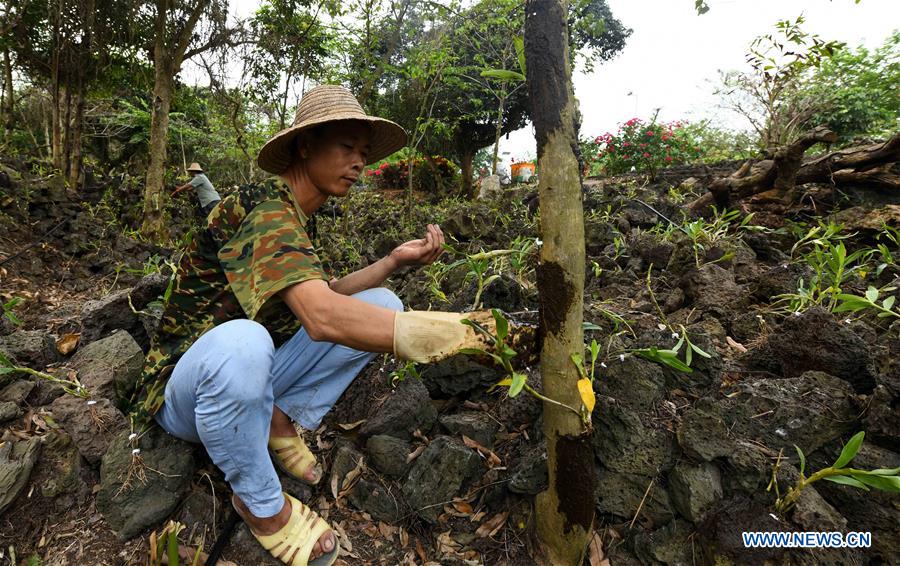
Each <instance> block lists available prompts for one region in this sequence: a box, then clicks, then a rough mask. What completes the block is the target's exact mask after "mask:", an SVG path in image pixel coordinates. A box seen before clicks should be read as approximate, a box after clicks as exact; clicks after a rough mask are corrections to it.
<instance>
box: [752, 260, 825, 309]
mask: <svg viewBox="0 0 900 566" xmlns="http://www.w3.org/2000/svg"><path fill="white" fill-rule="evenodd" d="M810 275H811V271H810V269H809V266H808V265H805V264H800V263H784V264H781V265H776V266H775V267H770V268H769V269H767V270H766V271H763V272H762V273H760V274H759V275H758V276H757V277H755V278H754V279H753V280H751V281H749V282H748V285H749V287H750V296H751V297H752V299H753V300H754V301H757V302H761V303H770V302H772V300H773V297H775V296H776V295H782V294H784V293H794V292H796V291H797V286H798V284H799V282H800V279H803V280H804V281H809V279H810Z"/></svg>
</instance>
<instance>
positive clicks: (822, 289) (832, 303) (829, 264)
mask: <svg viewBox="0 0 900 566" xmlns="http://www.w3.org/2000/svg"><path fill="white" fill-rule="evenodd" d="M873 253H874V250H872V249H860V250H856V251H853V252H851V253H847V247H846V246H845V245H844V242H843V241H837V243H835V241H834V240H831V239H823V240H822V243H820V244H819V243H817V244H814V247H813V249H812V251H810V252H808V253H807V254H806V255H804V256H803V258H804V260H805V261H806V263H807V264H808V265H809V267H810V268H811V269H812V272H813V275H812V277H811V278H810V280H809V283H808V284H807V283H806V282H805V281H804V280H803V279H802V278H801V279H800V280H799V283H798V287H797V292H795V293H784V294H781V295H777V296H776V297H775V298H776V299H777V301H776V304H778V303H786V304H787V308H786V310H787V311H788V312H793V313H799V312H802V311H804V310H806V309H808V308H809V307H811V306H813V305H821V306H823V307H825V308H827V309H828V310H830V311H834V309H835V308H836V307H837V305H838V301H839V299H838V297H839V296H840V295H842V294H844V293H843V290H842V288H843V286H844V285H845V284H846V283H847V282H848V281H849V280H850V278H851V277H852V276H854V275H858V274H859V275H861V274H863V273H864V271H865V265H866V262H867V261H868V258H869V257H870V256H871V255H872V254H873Z"/></svg>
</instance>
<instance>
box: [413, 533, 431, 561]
mask: <svg viewBox="0 0 900 566" xmlns="http://www.w3.org/2000/svg"><path fill="white" fill-rule="evenodd" d="M416 554H418V555H419V558H420V559H421V560H422V562H428V555H427V554H426V553H425V547H424V546H422V541H421V540H419V539H418V538H417V539H416Z"/></svg>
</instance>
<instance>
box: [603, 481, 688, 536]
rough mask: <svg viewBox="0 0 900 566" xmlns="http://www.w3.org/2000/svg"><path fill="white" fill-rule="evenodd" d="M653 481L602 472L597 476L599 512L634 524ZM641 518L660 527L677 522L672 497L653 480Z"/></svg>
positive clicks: (642, 508)
mask: <svg viewBox="0 0 900 566" xmlns="http://www.w3.org/2000/svg"><path fill="white" fill-rule="evenodd" d="M651 480H653V478H652V477H651V476H646V475H642V474H623V473H619V472H612V471H610V470H607V469H605V468H600V469H599V470H598V474H597V492H596V494H597V512H598V513H600V514H610V515H615V516H616V517H619V518H620V519H622V520H627V521H630V520H631V519H632V518H633V517H634V513H635V512H636V511H637V509H638V506H640V505H641V500H644V494H645V493H647V486H648V485H650V481H651ZM641 517H642V518H643V519H644V521H646V520H649V521H650V522H651V523H652V524H653V525H656V526H658V525H664V524H666V523H668V522H669V521H671V520H672V519H674V518H675V513H674V512H673V511H672V504H671V501H670V500H669V494H668V493H667V492H666V490H665V488H663V487H662V486H660V485H659V483H658V482H657V481H656V480H653V487H651V488H650V492H649V493H647V498H646V500H644V505H643V506H642V507H641ZM642 522H643V521H642Z"/></svg>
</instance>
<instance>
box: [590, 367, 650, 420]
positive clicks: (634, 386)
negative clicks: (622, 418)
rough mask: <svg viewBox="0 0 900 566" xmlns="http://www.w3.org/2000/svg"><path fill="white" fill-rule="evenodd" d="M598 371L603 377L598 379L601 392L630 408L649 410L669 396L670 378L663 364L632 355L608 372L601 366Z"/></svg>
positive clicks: (597, 382)
mask: <svg viewBox="0 0 900 566" xmlns="http://www.w3.org/2000/svg"><path fill="white" fill-rule="evenodd" d="M596 371H597V372H599V373H598V375H600V376H602V377H601V378H600V379H595V380H594V388H595V389H596V390H597V393H599V394H600V395H606V396H608V397H611V398H613V399H615V400H616V402H618V403H619V404H621V405H624V406H626V407H628V408H629V409H632V410H635V411H647V410H650V409H652V408H653V407H654V406H655V405H656V404H657V403H658V402H659V401H661V400H662V399H663V398H664V397H665V394H666V379H665V376H664V375H663V370H662V368H661V367H660V366H659V364H655V363H653V362H650V361H647V360H644V359H641V358H638V357H636V356H628V357H626V358H625V359H624V360H622V361H618V360H616V361H615V362H614V363H611V364H610V365H609V367H608V368H605V369H601V368H600V367H599V364H597V368H596Z"/></svg>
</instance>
